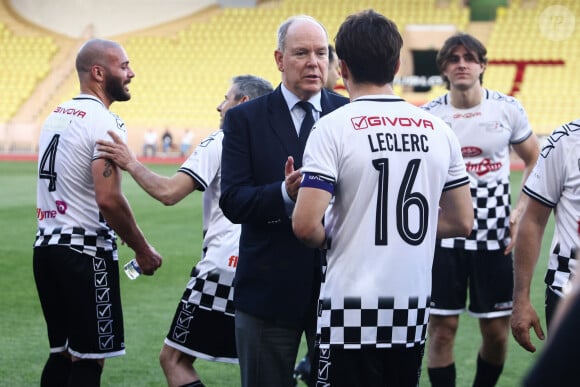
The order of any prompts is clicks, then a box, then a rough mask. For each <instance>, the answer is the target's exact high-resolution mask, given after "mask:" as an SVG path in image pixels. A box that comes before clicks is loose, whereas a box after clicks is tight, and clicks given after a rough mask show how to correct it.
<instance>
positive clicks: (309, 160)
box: [301, 117, 338, 190]
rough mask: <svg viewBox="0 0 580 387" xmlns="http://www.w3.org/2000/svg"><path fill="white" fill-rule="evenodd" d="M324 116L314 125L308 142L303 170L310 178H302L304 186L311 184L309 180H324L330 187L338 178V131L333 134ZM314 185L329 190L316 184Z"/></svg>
mask: <svg viewBox="0 0 580 387" xmlns="http://www.w3.org/2000/svg"><path fill="white" fill-rule="evenodd" d="M324 118H325V117H323V118H321V119H320V120H319V121H318V123H317V124H316V125H315V126H314V128H313V129H312V132H311V133H310V136H309V137H308V141H307V142H306V148H305V149H304V156H303V158H302V160H303V162H302V164H303V165H302V169H301V171H302V174H303V175H304V176H307V177H308V178H307V179H303V180H302V186H310V185H308V184H309V182H311V183H316V182H317V181H323V182H325V186H326V187H327V188H328V187H330V186H333V185H334V184H335V183H336V180H337V178H338V151H337V148H336V146H337V143H336V138H337V133H336V131H335V132H334V136H333V135H332V133H331V131H330V130H329V128H328V127H327V126H326V125H325V122H326V120H325V119H324ZM313 187H315V188H321V189H326V190H328V189H327V188H323V187H322V186H317V185H316V184H315V185H314V186H313Z"/></svg>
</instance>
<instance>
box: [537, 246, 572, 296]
mask: <svg viewBox="0 0 580 387" xmlns="http://www.w3.org/2000/svg"><path fill="white" fill-rule="evenodd" d="M551 262H558V263H557V267H552V265H549V266H548V271H547V272H546V276H545V277H544V282H545V283H546V285H548V286H549V287H550V288H551V289H552V290H553V291H554V292H555V293H556V294H558V295H559V296H561V297H563V296H564V293H563V289H562V288H563V285H565V284H567V283H568V281H569V279H570V276H571V275H572V273H573V272H575V270H576V249H574V248H572V249H570V250H569V251H563V250H562V249H561V247H560V243H558V244H556V245H555V246H554V249H553V250H552V254H551V257H550V263H551Z"/></svg>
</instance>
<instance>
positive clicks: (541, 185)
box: [523, 120, 580, 296]
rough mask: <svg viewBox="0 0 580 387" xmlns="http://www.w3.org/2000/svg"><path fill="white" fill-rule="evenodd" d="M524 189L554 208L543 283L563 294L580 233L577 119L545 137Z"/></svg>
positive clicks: (573, 266) (579, 123)
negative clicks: (548, 255) (548, 254)
mask: <svg viewBox="0 0 580 387" xmlns="http://www.w3.org/2000/svg"><path fill="white" fill-rule="evenodd" d="M523 190H524V192H525V193H526V194H527V195H529V196H530V197H532V198H533V199H535V200H538V201H540V202H541V203H542V204H543V205H545V206H548V207H550V208H552V209H553V210H554V220H555V229H554V235H553V238H552V244H551V247H550V258H549V261H548V271H547V273H546V277H545V282H546V284H547V285H548V286H550V287H551V288H552V289H553V290H554V291H555V292H556V293H557V294H559V295H561V296H562V288H563V287H564V285H566V283H567V282H568V280H569V279H570V275H571V274H573V273H575V271H576V258H577V257H576V251H577V246H578V233H579V232H580V120H576V121H573V122H570V123H569V124H566V125H562V126H561V127H559V128H557V129H556V130H554V132H552V134H551V135H550V136H549V137H548V138H547V139H546V140H545V142H544V144H543V147H542V150H541V152H540V157H539V158H538V162H537V164H536V166H535V167H534V169H533V170H532V172H531V174H530V176H529V177H528V180H527V181H526V184H525V185H524V189H523Z"/></svg>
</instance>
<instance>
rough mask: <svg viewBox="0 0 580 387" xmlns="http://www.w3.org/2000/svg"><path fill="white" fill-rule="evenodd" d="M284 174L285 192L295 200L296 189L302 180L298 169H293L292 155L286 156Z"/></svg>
mask: <svg viewBox="0 0 580 387" xmlns="http://www.w3.org/2000/svg"><path fill="white" fill-rule="evenodd" d="M284 176H285V177H286V178H285V183H286V192H287V193H288V196H290V198H291V199H292V200H293V201H296V198H297V197H298V189H299V188H300V183H301V182H302V174H301V173H300V169H298V170H294V157H292V156H288V160H286V164H285V165H284Z"/></svg>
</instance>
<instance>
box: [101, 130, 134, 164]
mask: <svg viewBox="0 0 580 387" xmlns="http://www.w3.org/2000/svg"><path fill="white" fill-rule="evenodd" d="M107 133H108V134H109V136H111V138H112V139H113V141H106V140H97V150H98V151H99V152H101V155H102V156H103V157H105V158H107V159H110V160H112V161H113V162H114V163H115V164H117V166H119V168H121V169H123V170H125V171H128V170H130V169H131V168H134V167H135V166H136V165H138V164H139V162H138V161H137V157H136V156H135V153H133V152H132V151H131V149H129V147H128V146H127V144H125V143H124V142H123V140H122V139H121V137H119V136H118V135H117V134H116V133H115V132H114V131H112V130H109V131H108V132H107Z"/></svg>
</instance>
